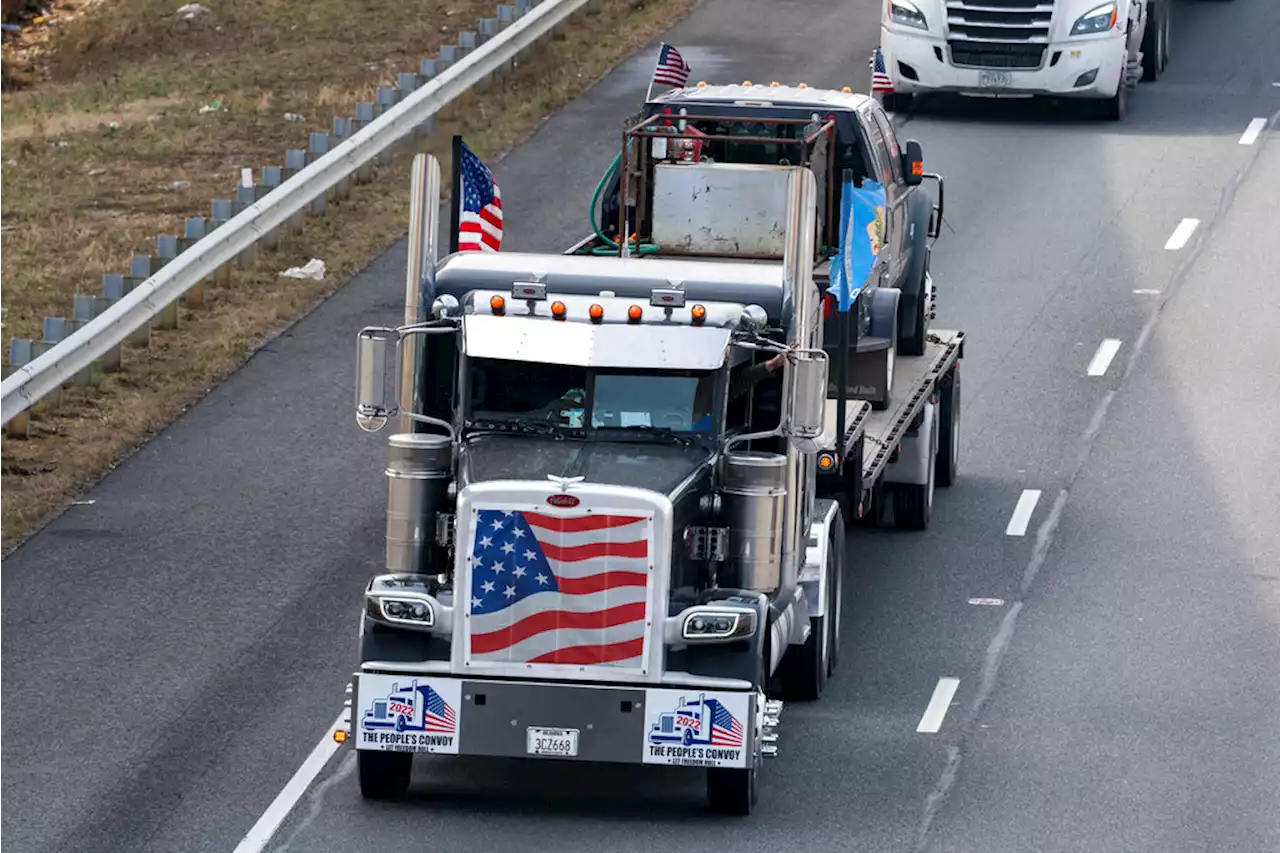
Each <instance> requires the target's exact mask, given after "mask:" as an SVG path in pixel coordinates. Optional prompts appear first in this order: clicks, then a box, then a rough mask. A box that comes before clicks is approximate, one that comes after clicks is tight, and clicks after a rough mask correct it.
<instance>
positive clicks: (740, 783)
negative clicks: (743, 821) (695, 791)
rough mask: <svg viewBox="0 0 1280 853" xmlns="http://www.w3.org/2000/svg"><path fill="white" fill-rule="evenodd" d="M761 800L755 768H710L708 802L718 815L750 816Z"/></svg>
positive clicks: (708, 774) (708, 770)
mask: <svg viewBox="0 0 1280 853" xmlns="http://www.w3.org/2000/svg"><path fill="white" fill-rule="evenodd" d="M759 799H760V792H759V784H758V782H757V781H756V768H754V767H708V768H707V802H708V803H709V804H710V806H711V810H712V811H713V812H716V813H717V814H731V815H749V814H751V811H752V810H753V809H754V808H755V807H756V803H757V802H758V801H759Z"/></svg>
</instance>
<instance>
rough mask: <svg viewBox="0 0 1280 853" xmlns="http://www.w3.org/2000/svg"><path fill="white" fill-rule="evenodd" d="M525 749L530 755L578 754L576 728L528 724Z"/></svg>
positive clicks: (572, 755)
mask: <svg viewBox="0 0 1280 853" xmlns="http://www.w3.org/2000/svg"><path fill="white" fill-rule="evenodd" d="M526 733H527V738H528V739H527V742H526V751H527V752H528V753H529V754H530V755H562V756H564V757H566V758H572V757H574V756H575V755H577V754H578V730H577V729H544V728H539V727H537V726H530V727H529V728H528V729H527V730H526Z"/></svg>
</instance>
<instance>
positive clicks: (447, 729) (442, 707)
mask: <svg viewBox="0 0 1280 853" xmlns="http://www.w3.org/2000/svg"><path fill="white" fill-rule="evenodd" d="M422 712H423V713H422V729H423V731H428V732H444V733H446V734H449V733H452V732H454V731H456V730H457V726H458V715H457V713H456V712H455V711H454V710H453V706H452V705H450V704H449V703H448V702H446V701H444V697H443V696H441V695H440V694H439V693H437V692H436V691H434V690H432V689H431V688H430V687H428V688H427V706H426V707H425V708H423V709H422Z"/></svg>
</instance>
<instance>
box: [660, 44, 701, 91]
mask: <svg viewBox="0 0 1280 853" xmlns="http://www.w3.org/2000/svg"><path fill="white" fill-rule="evenodd" d="M692 73H693V66H691V65H689V63H688V62H686V61H685V58H684V57H683V56H681V55H680V51H678V50H676V49H675V48H674V47H672V46H671V45H669V44H667V43H666V42H665V41H664V42H663V43H662V50H660V51H658V64H657V65H655V66H654V69H653V80H652V82H651V83H650V84H649V85H650V86H672V87H675V88H677V89H678V88H681V87H682V86H684V84H685V83H688V82H689V75H690V74H692Z"/></svg>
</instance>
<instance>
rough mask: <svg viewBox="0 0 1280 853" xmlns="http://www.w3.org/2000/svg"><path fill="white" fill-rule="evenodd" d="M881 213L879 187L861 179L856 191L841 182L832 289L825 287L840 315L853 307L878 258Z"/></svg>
mask: <svg viewBox="0 0 1280 853" xmlns="http://www.w3.org/2000/svg"><path fill="white" fill-rule="evenodd" d="M884 211H885V193H884V186H883V185H882V184H879V183H876V182H875V181H872V180H864V181H863V182H862V186H861V187H860V188H859V187H855V186H854V185H853V182H852V181H846V182H845V183H844V187H843V189H842V191H841V193H840V246H839V251H838V252H837V253H836V255H835V256H834V257H833V258H832V259H831V286H830V287H828V288H827V292H828V293H830V294H831V295H832V296H834V297H835V298H836V307H837V309H838V310H839V311H841V312H842V313H843V312H846V311H848V310H849V309H850V308H851V307H853V301H854V300H855V299H857V298H858V292H859V291H860V290H862V286H863V284H865V283H866V281H867V277H868V276H870V275H871V270H872V269H873V268H874V267H875V263H876V259H877V258H878V257H879V256H880V247H881V246H882V245H883V244H884Z"/></svg>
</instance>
